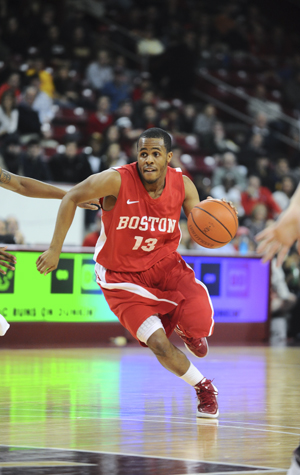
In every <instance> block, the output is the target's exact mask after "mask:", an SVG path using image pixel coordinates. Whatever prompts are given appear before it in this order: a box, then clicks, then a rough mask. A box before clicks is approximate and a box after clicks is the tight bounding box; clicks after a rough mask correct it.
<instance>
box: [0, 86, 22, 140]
mask: <svg viewBox="0 0 300 475" xmlns="http://www.w3.org/2000/svg"><path fill="white" fill-rule="evenodd" d="M18 121H19V111H18V109H17V108H16V103H15V96H14V94H13V92H12V91H10V90H7V91H5V92H4V93H3V94H2V97H1V99H0V139H1V140H3V138H5V137H7V136H8V135H10V134H14V133H16V131H17V128H18Z"/></svg>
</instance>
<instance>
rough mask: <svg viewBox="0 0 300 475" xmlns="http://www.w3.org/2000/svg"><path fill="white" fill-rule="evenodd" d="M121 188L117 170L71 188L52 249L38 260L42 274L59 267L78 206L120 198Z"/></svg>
mask: <svg viewBox="0 0 300 475" xmlns="http://www.w3.org/2000/svg"><path fill="white" fill-rule="evenodd" d="M120 186H121V175H120V173H119V172H117V171H115V170H106V171H104V172H101V173H97V174H95V175H91V176H90V177H88V178H87V179H86V180H84V181H82V182H81V183H78V185H75V186H74V187H73V188H71V190H70V191H68V193H66V195H65V196H64V198H63V199H62V202H61V205H60V207H59V210H58V215H57V219H56V224H55V230H54V234H53V238H52V241H51V244H50V247H49V249H48V250H47V251H45V252H44V253H43V254H42V255H41V256H39V258H38V260H37V270H38V271H39V272H40V274H45V275H46V274H48V273H49V272H51V271H53V270H55V269H56V268H57V265H58V261H59V255H60V253H61V249H62V246H63V243H64V240H65V237H66V235H67V232H68V230H69V228H70V226H71V224H72V221H73V219H74V215H75V210H76V206H77V205H78V203H82V202H83V201H89V200H92V199H93V198H94V197H95V196H97V197H99V198H102V197H104V196H115V197H116V198H117V197H118V194H119V191H120Z"/></svg>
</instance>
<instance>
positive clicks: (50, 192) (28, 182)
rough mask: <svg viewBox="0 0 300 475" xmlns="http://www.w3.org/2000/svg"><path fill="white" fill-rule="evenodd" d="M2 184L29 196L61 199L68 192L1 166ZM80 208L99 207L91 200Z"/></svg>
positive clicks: (93, 208) (80, 205)
mask: <svg viewBox="0 0 300 475" xmlns="http://www.w3.org/2000/svg"><path fill="white" fill-rule="evenodd" d="M0 186H2V188H6V189H7V190H10V191H14V192H15V193H18V194H19V195H23V196H28V197H29V198H45V199H46V198H47V199H58V200H61V199H62V198H63V197H64V196H65V194H66V193H67V192H66V191H65V190H62V189H61V188H58V187H57V186H53V185H49V184H48V183H44V182H42V181H38V180H34V179H33V178H27V177H25V176H19V175H14V174H13V173H10V172H8V171H7V170H3V169H2V168H1V167H0ZM78 206H79V207H80V208H85V209H92V210H96V209H98V207H97V206H96V205H95V204H93V203H92V200H91V201H89V202H82V203H80V204H78Z"/></svg>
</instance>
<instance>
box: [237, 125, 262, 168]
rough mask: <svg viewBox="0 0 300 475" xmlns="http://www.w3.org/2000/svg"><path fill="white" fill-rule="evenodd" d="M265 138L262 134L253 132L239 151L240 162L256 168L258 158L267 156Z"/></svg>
mask: <svg viewBox="0 0 300 475" xmlns="http://www.w3.org/2000/svg"><path fill="white" fill-rule="evenodd" d="M263 141H264V138H263V136H262V135H261V134H252V135H251V136H250V138H249V140H248V141H247V142H246V144H245V145H244V146H243V147H242V148H241V151H240V153H239V163H240V164H241V165H245V166H246V167H247V168H249V169H251V170H252V169H253V168H255V163H256V159H257V158H258V157H265V156H266V150H265V149H264V148H263Z"/></svg>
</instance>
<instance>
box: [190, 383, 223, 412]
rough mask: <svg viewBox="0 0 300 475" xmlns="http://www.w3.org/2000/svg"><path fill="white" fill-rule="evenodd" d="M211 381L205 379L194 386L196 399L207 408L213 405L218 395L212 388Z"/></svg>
mask: <svg viewBox="0 0 300 475" xmlns="http://www.w3.org/2000/svg"><path fill="white" fill-rule="evenodd" d="M212 382H213V379H212V380H210V379H205V381H203V380H202V381H200V383H198V384H197V386H195V389H196V393H197V397H198V399H199V400H200V402H201V405H205V406H209V405H211V404H214V403H215V398H216V396H217V395H218V391H217V390H216V389H215V388H214V386H213V384H212Z"/></svg>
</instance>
